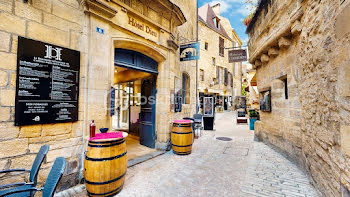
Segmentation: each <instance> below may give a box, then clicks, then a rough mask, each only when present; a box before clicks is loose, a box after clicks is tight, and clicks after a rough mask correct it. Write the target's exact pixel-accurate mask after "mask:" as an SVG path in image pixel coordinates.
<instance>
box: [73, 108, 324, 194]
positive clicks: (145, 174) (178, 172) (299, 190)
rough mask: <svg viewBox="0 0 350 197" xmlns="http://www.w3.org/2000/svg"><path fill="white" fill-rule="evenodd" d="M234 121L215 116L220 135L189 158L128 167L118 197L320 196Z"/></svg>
mask: <svg viewBox="0 0 350 197" xmlns="http://www.w3.org/2000/svg"><path fill="white" fill-rule="evenodd" d="M233 120H234V113H232V112H230V113H221V114H217V120H216V131H205V132H204V134H203V136H202V137H201V138H200V139H198V140H195V143H194V146H193V152H192V154H191V155H188V156H177V155H174V154H173V153H172V152H171V151H170V152H167V153H166V154H164V155H162V156H159V157H157V158H154V159H152V160H149V161H146V162H144V163H141V164H139V165H136V166H134V167H131V168H128V172H127V177H126V180H125V185H124V189H123V190H122V192H121V193H120V194H118V196H120V197H129V196H244V197H246V196H293V197H294V196H305V197H306V196H317V194H316V192H315V190H314V188H313V187H312V186H311V185H310V183H309V180H308V178H307V176H306V175H305V174H303V172H302V171H301V170H299V169H298V168H297V167H296V166H295V165H294V164H293V163H291V162H290V161H289V160H287V159H286V158H284V157H283V156H282V155H280V154H279V153H277V152H275V151H274V150H273V149H271V148H270V147H268V146H266V145H265V144H263V143H261V142H255V141H254V139H253V138H254V135H253V131H250V130H249V129H248V126H247V125H236V124H235V123H234V121H233ZM217 137H229V138H231V139H232V141H220V140H217V139H216V138H217ZM74 196H76V195H74ZM79 196H86V194H80V195H79Z"/></svg>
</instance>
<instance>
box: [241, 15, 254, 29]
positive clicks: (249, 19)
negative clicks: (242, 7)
mask: <svg viewBox="0 0 350 197" xmlns="http://www.w3.org/2000/svg"><path fill="white" fill-rule="evenodd" d="M252 19H253V13H250V14H249V15H248V16H247V17H245V18H244V19H243V23H244V25H245V26H248V25H249V24H250V22H251V21H252Z"/></svg>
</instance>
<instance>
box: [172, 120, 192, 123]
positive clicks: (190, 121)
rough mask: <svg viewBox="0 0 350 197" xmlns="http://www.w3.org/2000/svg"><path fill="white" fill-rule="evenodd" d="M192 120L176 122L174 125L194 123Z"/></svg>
mask: <svg viewBox="0 0 350 197" xmlns="http://www.w3.org/2000/svg"><path fill="white" fill-rule="evenodd" d="M192 122H193V121H192V120H174V123H178V124H185V123H192Z"/></svg>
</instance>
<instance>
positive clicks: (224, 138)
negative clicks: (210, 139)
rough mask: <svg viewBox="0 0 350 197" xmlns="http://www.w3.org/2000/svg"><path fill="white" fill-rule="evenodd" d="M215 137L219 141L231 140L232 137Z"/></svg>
mask: <svg viewBox="0 0 350 197" xmlns="http://www.w3.org/2000/svg"><path fill="white" fill-rule="evenodd" d="M216 139H217V140H221V141H232V138H229V137H217V138H216Z"/></svg>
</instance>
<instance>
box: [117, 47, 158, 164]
mask: <svg viewBox="0 0 350 197" xmlns="http://www.w3.org/2000/svg"><path fill="white" fill-rule="evenodd" d="M145 60H146V61H145ZM126 62H129V63H133V64H125V63H126ZM149 64H152V66H153V67H152V68H157V65H155V66H154V64H157V63H156V62H155V61H154V60H152V59H150V58H148V57H147V56H144V55H142V54H140V53H137V52H133V51H128V50H124V49H116V61H115V73H114V89H115V115H114V116H113V117H112V127H113V130H122V131H125V132H127V133H128V134H129V136H128V137H127V139H126V143H127V149H128V158H129V159H133V158H136V157H139V156H142V155H145V154H148V153H151V152H154V151H155V149H154V148H155V140H156V136H155V124H156V119H155V112H156V111H155V106H156V78H157V72H156V71H155V70H154V71H152V70H151V69H148V70H147V69H145V68H150V67H149Z"/></svg>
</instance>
